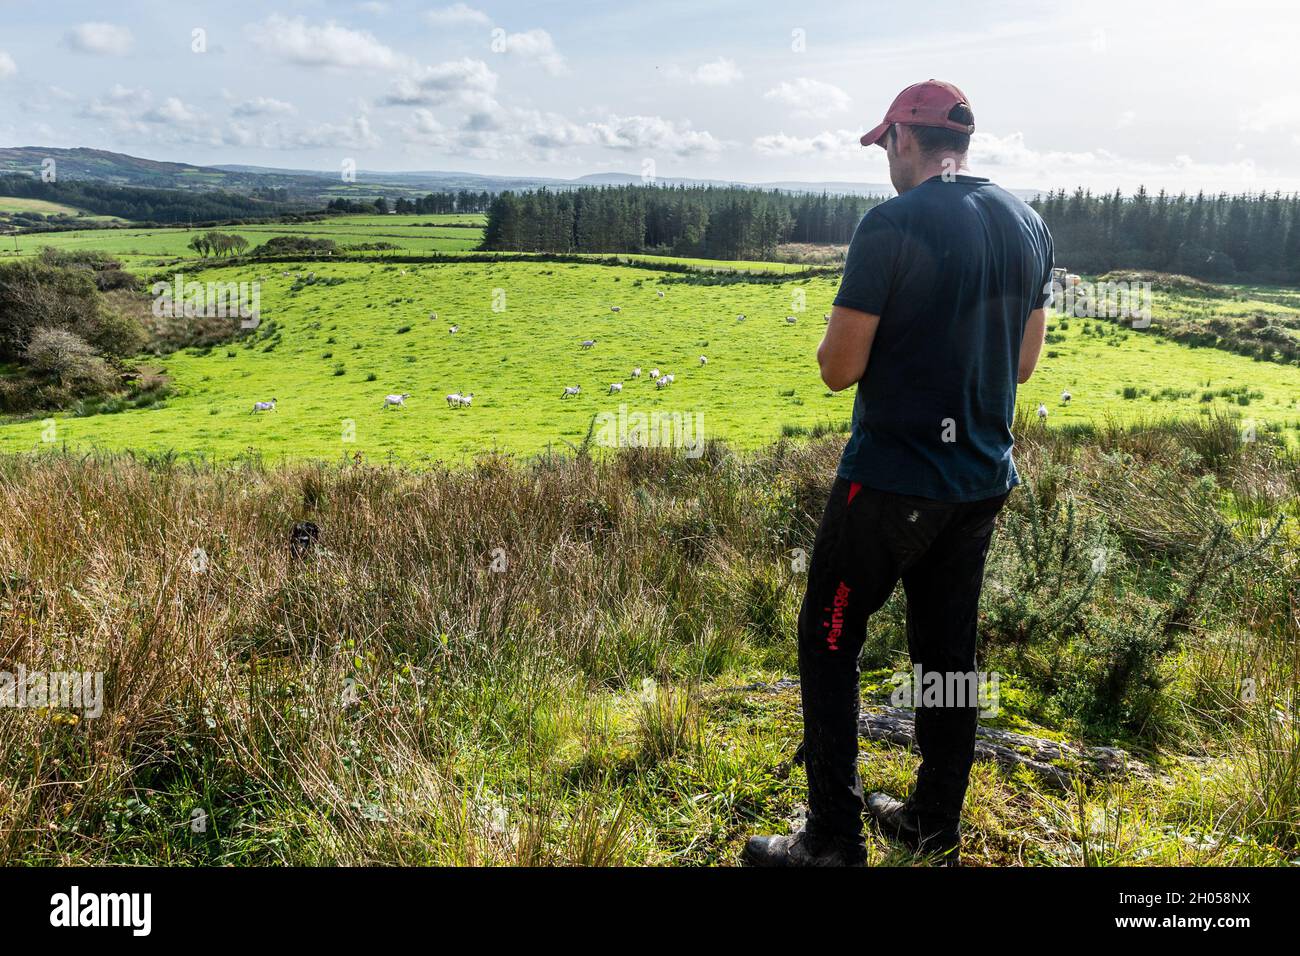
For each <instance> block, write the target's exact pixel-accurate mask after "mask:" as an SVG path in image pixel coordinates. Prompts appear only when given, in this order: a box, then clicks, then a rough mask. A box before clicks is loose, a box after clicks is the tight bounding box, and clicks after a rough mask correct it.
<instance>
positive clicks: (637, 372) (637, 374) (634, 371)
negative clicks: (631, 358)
mask: <svg viewBox="0 0 1300 956" xmlns="http://www.w3.org/2000/svg"><path fill="white" fill-rule="evenodd" d="M632 377H633V378H640V377H641V366H639V365H638V366H637V367H636V368H634V369H632Z"/></svg>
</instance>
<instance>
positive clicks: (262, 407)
mask: <svg viewBox="0 0 1300 956" xmlns="http://www.w3.org/2000/svg"><path fill="white" fill-rule="evenodd" d="M273 411H275V399H274V398H273V399H271V400H270V401H269V402H254V403H253V408H252V411H250V412H249V413H248V414H250V415H252V414H254V413H255V412H273Z"/></svg>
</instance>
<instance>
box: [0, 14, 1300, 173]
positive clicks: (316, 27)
mask: <svg viewBox="0 0 1300 956" xmlns="http://www.w3.org/2000/svg"><path fill="white" fill-rule="evenodd" d="M189 8H192V9H189ZM196 31H199V32H196ZM1297 35H1300V5H1297V4H1295V3H1294V2H1289V0H1241V2H1234V3H1207V2H1197V0H1183V2H1166V0H1128V2H1120V0H1096V2H1090V3H1088V4H1086V5H1073V6H1072V5H1065V4H1061V3H1038V2H1033V3H1031V2H1020V0H997V2H986V3H980V2H967V3H961V2H951V0H937V2H927V0H909V2H906V3H897V2H891V3H877V2H868V3H862V2H852V3H850V2H837V3H825V2H817V0H808V2H800V3H797V4H795V3H790V2H789V0H785V2H775V0H745V2H739V0H709V2H704V0H699V2H683V0H667V2H657V3H653V4H647V3H613V2H605V3H586V2H583V3H577V2H563V3H562V2H541V3H538V2H534V3H517V2H493V3H477V2H466V3H456V4H454V5H453V4H446V3H417V2H407V0H383V2H337V0H284V2H276V0H270V2H259V3H249V2H242V0H230V2H227V3H221V4H216V3H203V4H197V3H196V4H190V5H188V7H187V6H186V5H180V4H176V3H167V2H153V0H149V2H129V0H123V2H119V3H115V4H111V5H109V4H103V3H88V2H80V0H72V2H60V3H58V4H39V3H33V2H30V0H0V145H9V146H93V147H98V148H103V149H111V150H117V151H121V152H127V153H132V154H135V155H140V156H147V157H150V158H156V159H171V160H178V161H185V162H193V163H200V164H214V163H250V164H257V165H267V166H280V167H291V168H316V169H336V168H339V166H340V164H341V163H342V162H343V161H344V160H353V161H355V162H356V163H357V165H358V166H359V167H361V168H362V169H383V170H399V169H425V170H427V169H458V170H469V171H474V172H483V173H505V174H521V173H526V174H536V175H552V176H558V177H569V176H576V175H581V174H584V173H590V172H600V171H610V170H617V171H622V172H630V173H638V174H639V173H641V172H643V171H648V172H652V173H653V174H654V175H656V176H660V177H674V176H693V177H709V178H725V179H742V180H747V181H752V182H760V181H773V180H806V181H826V180H849V181H863V182H886V181H887V174H886V169H885V163H884V157H883V154H882V153H881V152H880V150H878V149H871V150H867V149H863V148H862V147H860V146H858V145H857V142H856V137H857V135H859V134H860V133H861V132H862V131H863V130H865V129H868V128H870V127H871V126H873V125H874V124H875V123H876V122H877V121H878V120H879V119H880V117H881V116H882V115H883V113H884V110H885V108H886V107H887V105H888V103H889V101H890V99H892V97H893V95H894V94H895V93H897V92H898V90H899V89H901V88H902V87H904V86H906V85H907V84H909V83H912V82H915V81H917V80H920V79H925V78H927V77H931V76H935V77H939V78H941V79H946V80H949V81H951V82H954V83H956V84H957V85H958V86H961V87H962V88H963V89H964V90H965V92H966V93H967V95H968V96H969V97H970V99H971V101H972V104H973V106H974V109H975V115H976V125H977V133H976V137H975V142H974V144H973V148H972V164H971V165H972V169H973V171H975V172H978V173H981V174H984V175H988V176H991V177H992V178H994V179H996V180H997V181H999V182H1002V183H1004V184H1005V185H1008V186H1013V187H1021V188H1043V187H1057V186H1067V187H1068V186H1074V185H1079V184H1082V185H1087V186H1090V187H1092V188H1094V189H1114V188H1121V189H1124V190H1126V191H1129V190H1131V189H1133V188H1135V187H1136V186H1137V185H1138V184H1139V183H1145V184H1146V185H1147V186H1148V187H1150V188H1157V189H1158V188H1166V189H1171V190H1183V189H1186V190H1189V191H1190V190H1196V189H1200V188H1205V189H1210V190H1219V189H1224V190H1242V189H1275V188H1276V189H1283V190H1288V191H1289V190H1300V164H1297V163H1296V162H1295V156H1296V154H1297V152H1298V151H1300V97H1297V96H1296V95H1295V93H1294V85H1293V84H1294V75H1295V67H1294V53H1293V49H1292V47H1293V44H1294V39H1295V37H1296V36H1297Z"/></svg>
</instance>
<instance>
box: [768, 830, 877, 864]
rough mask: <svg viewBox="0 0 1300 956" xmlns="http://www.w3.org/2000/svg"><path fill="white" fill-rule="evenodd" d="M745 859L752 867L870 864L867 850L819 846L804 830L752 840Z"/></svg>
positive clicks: (828, 845) (826, 845)
mask: <svg viewBox="0 0 1300 956" xmlns="http://www.w3.org/2000/svg"><path fill="white" fill-rule="evenodd" d="M743 858H744V860H745V862H746V863H748V864H749V865H750V866H764V867H767V866H862V865H864V864H865V863H866V861H867V851H866V849H865V848H863V847H853V848H847V847H843V846H835V845H831V844H819V843H818V842H817V841H815V840H814V839H813V838H812V837H810V836H808V834H807V833H806V832H805V831H803V830H800V831H798V832H797V833H793V834H791V835H790V836H752V837H750V838H749V840H748V841H747V842H746V843H745V852H744V854H743Z"/></svg>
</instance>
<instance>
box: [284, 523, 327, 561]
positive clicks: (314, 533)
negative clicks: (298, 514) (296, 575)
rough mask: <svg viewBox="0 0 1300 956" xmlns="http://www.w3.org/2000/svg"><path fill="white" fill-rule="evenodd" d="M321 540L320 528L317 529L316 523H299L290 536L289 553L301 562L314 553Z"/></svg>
mask: <svg viewBox="0 0 1300 956" xmlns="http://www.w3.org/2000/svg"><path fill="white" fill-rule="evenodd" d="M319 538H320V528H318V527H316V522H314V521H299V522H298V523H297V524H295V525H294V526H293V533H292V534H290V535H289V553H290V554H292V555H293V556H294V557H295V558H297V559H298V560H300V561H301V560H302V559H303V558H305V557H307V556H308V555H310V554H311V553H312V551H313V550H314V549H315V547H316V541H317V540H318V539H319Z"/></svg>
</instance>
